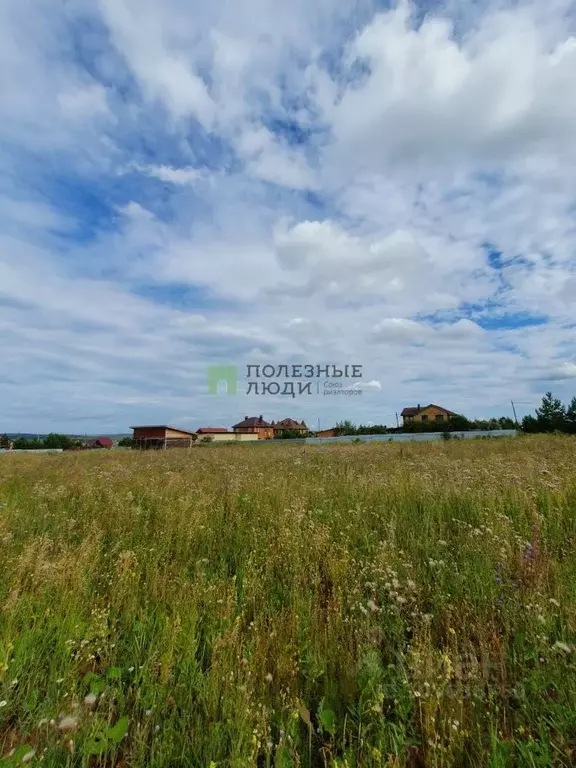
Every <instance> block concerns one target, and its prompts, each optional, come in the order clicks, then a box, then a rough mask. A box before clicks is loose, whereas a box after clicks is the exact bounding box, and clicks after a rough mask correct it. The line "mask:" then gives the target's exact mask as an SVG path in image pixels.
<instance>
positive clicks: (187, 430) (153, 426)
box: [130, 424, 196, 435]
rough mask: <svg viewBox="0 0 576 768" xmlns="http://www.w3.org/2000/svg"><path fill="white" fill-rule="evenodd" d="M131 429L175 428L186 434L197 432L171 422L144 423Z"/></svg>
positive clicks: (176, 430)
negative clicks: (174, 425)
mask: <svg viewBox="0 0 576 768" xmlns="http://www.w3.org/2000/svg"><path fill="white" fill-rule="evenodd" d="M130 429H173V430H174V431H175V432H182V433H183V434H185V435H195V434H196V433H195V432H191V431H190V430H189V429H180V427H173V426H171V425H170V424H143V425H141V426H139V427H130Z"/></svg>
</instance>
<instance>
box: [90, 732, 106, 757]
mask: <svg viewBox="0 0 576 768" xmlns="http://www.w3.org/2000/svg"><path fill="white" fill-rule="evenodd" d="M107 749H108V741H107V740H106V737H105V736H96V738H94V739H90V741H88V742H87V743H86V750H87V752H88V754H89V755H102V754H104V752H106V750H107Z"/></svg>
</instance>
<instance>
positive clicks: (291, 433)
mask: <svg viewBox="0 0 576 768" xmlns="http://www.w3.org/2000/svg"><path fill="white" fill-rule="evenodd" d="M307 436H308V435H307V434H305V433H302V432H300V431H298V430H297V429H283V430H281V431H280V432H276V434H275V435H274V439H275V440H298V439H302V438H304V437H307Z"/></svg>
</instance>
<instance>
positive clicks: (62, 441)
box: [43, 432, 74, 448]
mask: <svg viewBox="0 0 576 768" xmlns="http://www.w3.org/2000/svg"><path fill="white" fill-rule="evenodd" d="M73 445H74V441H73V440H72V438H70V437H68V435H58V434H56V433H55V432H51V433H50V434H49V435H46V438H45V439H44V445H43V447H44V448H72V447H73Z"/></svg>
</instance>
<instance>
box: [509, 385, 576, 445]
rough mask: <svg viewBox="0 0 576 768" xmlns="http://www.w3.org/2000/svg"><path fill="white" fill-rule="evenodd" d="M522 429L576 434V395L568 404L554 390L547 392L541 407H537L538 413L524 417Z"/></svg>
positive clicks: (530, 431) (532, 431) (531, 431)
mask: <svg viewBox="0 0 576 768" xmlns="http://www.w3.org/2000/svg"><path fill="white" fill-rule="evenodd" d="M522 430H523V431H524V432H528V433H535V432H564V433H565V434H568V435H576V397H573V398H572V400H571V401H570V403H569V404H568V405H567V406H566V405H564V403H563V402H562V401H561V400H559V399H558V398H557V397H554V395H553V394H552V392H547V393H546V394H545V395H544V397H543V398H542V403H541V405H540V408H536V415H535V416H525V417H524V418H523V419H522Z"/></svg>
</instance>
